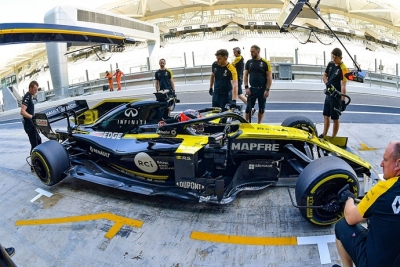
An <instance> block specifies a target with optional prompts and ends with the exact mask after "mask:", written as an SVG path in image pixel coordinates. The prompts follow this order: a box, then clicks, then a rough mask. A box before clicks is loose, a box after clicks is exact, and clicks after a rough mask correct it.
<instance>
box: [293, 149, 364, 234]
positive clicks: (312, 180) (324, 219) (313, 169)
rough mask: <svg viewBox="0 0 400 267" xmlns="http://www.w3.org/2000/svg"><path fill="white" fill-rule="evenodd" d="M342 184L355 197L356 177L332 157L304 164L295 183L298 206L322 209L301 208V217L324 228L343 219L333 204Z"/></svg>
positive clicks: (357, 189)
mask: <svg viewBox="0 0 400 267" xmlns="http://www.w3.org/2000/svg"><path fill="white" fill-rule="evenodd" d="M346 184H349V185H350V189H351V191H352V192H353V193H354V195H355V196H358V191H359V184H358V179H357V175H356V173H355V172H354V170H353V169H352V168H351V167H350V165H349V164H348V163H347V162H345V161H344V160H342V159H340V158H338V157H335V156H325V157H322V158H318V159H316V160H314V161H312V162H311V163H310V164H308V165H307V166H306V167H305V168H304V170H303V172H302V173H301V174H300V176H299V178H298V180H297V183H296V191H295V192H296V201H297V205H298V206H324V207H325V209H321V208H318V209H316V208H301V209H300V213H301V215H302V216H303V217H304V218H305V219H306V220H307V221H309V222H311V223H312V224H316V225H321V226H328V225H331V224H333V223H336V222H337V221H338V220H339V219H341V218H342V217H343V206H341V205H339V203H338V202H337V197H336V195H337V193H338V191H339V190H340V189H341V188H343V186H345V185H346Z"/></svg>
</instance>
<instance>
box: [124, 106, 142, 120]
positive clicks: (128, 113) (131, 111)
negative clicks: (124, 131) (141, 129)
mask: <svg viewBox="0 0 400 267" xmlns="http://www.w3.org/2000/svg"><path fill="white" fill-rule="evenodd" d="M138 114H139V111H137V109H135V108H128V109H127V110H125V116H127V117H128V118H134V117H136V116H137V115H138Z"/></svg>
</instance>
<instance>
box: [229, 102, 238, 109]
mask: <svg viewBox="0 0 400 267" xmlns="http://www.w3.org/2000/svg"><path fill="white" fill-rule="evenodd" d="M229 104H230V105H231V108H236V107H237V106H236V100H231V101H230V103H229Z"/></svg>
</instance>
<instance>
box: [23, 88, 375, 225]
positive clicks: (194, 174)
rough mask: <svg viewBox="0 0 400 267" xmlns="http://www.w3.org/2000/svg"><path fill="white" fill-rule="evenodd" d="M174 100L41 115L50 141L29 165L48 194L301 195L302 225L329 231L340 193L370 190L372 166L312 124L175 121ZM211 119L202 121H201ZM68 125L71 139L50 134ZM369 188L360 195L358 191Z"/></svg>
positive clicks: (297, 120) (213, 115)
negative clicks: (277, 190)
mask: <svg viewBox="0 0 400 267" xmlns="http://www.w3.org/2000/svg"><path fill="white" fill-rule="evenodd" d="M173 104H174V101H173V99H168V98H164V97H162V95H161V97H159V99H158V100H142V101H128V100H108V101H104V102H101V103H100V104H98V105H97V106H95V107H93V108H92V109H89V108H88V106H87V103H86V101H85V100H82V101H73V102H70V103H68V104H66V105H63V106H60V107H57V108H52V109H49V110H46V111H44V112H42V113H37V114H35V124H36V126H37V128H38V129H39V130H40V132H41V133H43V134H44V135H45V136H47V137H48V138H49V139H53V140H50V141H47V142H45V143H43V144H41V145H39V146H37V147H36V148H35V149H34V150H33V152H32V155H31V162H32V164H33V166H34V169H35V172H36V175H37V176H38V177H39V179H40V180H41V181H42V182H43V183H44V184H46V185H50V186H51V185H55V184H57V183H58V182H60V181H61V180H62V179H63V178H64V177H66V176H72V177H75V178H78V179H83V180H86V181H90V182H93V183H97V184H102V185H105V186H109V187H114V188H119V189H122V190H127V191H131V192H135V193H139V194H145V195H166V196H171V197H176V198H180V199H185V200H196V201H200V202H210V203H219V204H227V203H229V202H231V201H233V200H234V198H235V197H236V195H237V194H238V193H239V192H241V191H250V190H261V189H264V188H266V187H270V186H287V187H290V186H295V187H296V188H295V194H296V196H295V197H296V201H297V205H296V207H298V208H299V209H300V212H301V214H302V215H303V216H304V218H305V219H306V220H308V221H310V222H311V223H314V224H318V225H329V224H332V223H334V222H336V221H337V220H338V219H340V218H341V217H342V216H343V207H341V206H340V205H339V203H338V201H337V197H336V194H337V192H338V191H339V190H340V189H341V188H342V187H343V186H344V185H346V184H349V185H350V188H351V191H352V192H353V193H354V194H355V195H356V196H359V197H360V196H362V195H363V194H364V192H365V191H366V190H368V187H369V186H371V183H372V181H371V180H372V178H371V171H372V168H371V165H370V164H368V163H367V162H365V161H364V160H362V159H361V158H359V157H358V156H356V155H354V154H352V153H350V152H348V151H347V150H345V149H342V148H340V147H338V146H335V145H333V144H331V143H329V142H327V141H325V140H322V139H319V138H318V137H317V136H318V135H317V131H316V128H315V126H314V124H313V123H312V122H311V121H310V120H309V119H308V118H305V117H302V116H294V117H290V118H287V119H286V120H285V121H284V122H283V123H282V125H281V126H277V125H268V124H251V123H249V122H247V121H246V120H245V119H243V118H242V117H241V116H240V115H238V114H237V113H234V112H220V110H216V109H215V108H208V109H204V110H199V111H195V110H190V111H186V112H183V113H182V114H180V115H178V116H175V117H170V116H169V115H168V114H169V112H168V109H170V108H171V106H172V105H173ZM201 113H203V116H201ZM63 118H69V119H71V118H73V121H74V122H75V123H74V125H72V123H70V120H69V119H68V129H67V131H55V132H53V130H52V129H51V126H50V124H51V123H52V122H54V121H57V120H60V119H63ZM360 184H362V186H360Z"/></svg>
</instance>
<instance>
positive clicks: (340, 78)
mask: <svg viewBox="0 0 400 267" xmlns="http://www.w3.org/2000/svg"><path fill="white" fill-rule="evenodd" d="M347 72H348V70H347V67H346V65H344V63H343V62H342V50H340V49H339V48H335V49H333V50H332V61H331V62H329V64H328V66H327V67H326V69H325V72H324V74H323V76H322V80H323V81H324V83H325V85H326V89H331V88H332V86H333V87H335V89H336V90H337V91H339V92H341V93H343V94H346V82H347V79H346V77H345V76H344V75H345V74H346V73H347ZM345 109H346V105H345V97H344V96H340V95H338V96H331V95H330V94H329V93H328V94H327V96H326V97H325V102H324V111H323V115H324V131H323V133H322V134H321V135H320V136H319V137H320V138H323V137H324V136H326V135H327V133H328V130H329V126H330V119H332V120H333V130H332V137H336V135H337V133H338V131H339V124H340V122H339V113H338V112H337V110H339V111H344V110H345Z"/></svg>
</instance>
